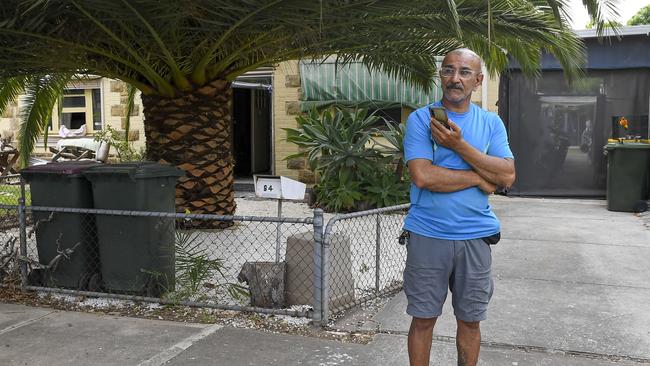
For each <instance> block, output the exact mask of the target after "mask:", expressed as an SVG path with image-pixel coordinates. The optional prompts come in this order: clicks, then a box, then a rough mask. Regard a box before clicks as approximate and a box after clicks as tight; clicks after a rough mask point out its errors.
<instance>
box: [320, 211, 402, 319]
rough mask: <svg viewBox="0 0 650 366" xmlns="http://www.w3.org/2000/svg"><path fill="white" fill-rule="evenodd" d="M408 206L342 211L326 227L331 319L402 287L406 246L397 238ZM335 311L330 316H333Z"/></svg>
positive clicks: (326, 306)
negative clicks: (337, 314) (400, 243)
mask: <svg viewBox="0 0 650 366" xmlns="http://www.w3.org/2000/svg"><path fill="white" fill-rule="evenodd" d="M408 207H409V205H408V204H405V205H399V206H392V207H385V208H379V209H374V210H369V211H362V212H355V213H351V214H345V215H337V216H335V217H334V218H332V219H331V220H330V221H328V223H327V227H326V229H325V238H324V246H325V252H326V254H325V258H324V262H325V267H326V268H328V269H329V276H328V277H327V278H326V281H327V283H326V284H325V285H324V288H326V289H327V291H328V293H327V294H325V295H324V296H323V298H327V299H329V301H328V302H326V303H325V304H324V314H323V317H324V318H325V319H327V318H328V317H329V316H331V315H335V314H336V313H339V312H341V311H344V310H347V309H349V308H351V307H354V306H358V305H360V304H363V303H364V302H367V301H370V300H372V299H374V298H377V297H379V296H384V295H387V294H390V293H393V292H396V291H398V290H400V289H401V288H402V282H403V275H402V274H403V272H404V266H405V265H406V248H405V246H403V245H399V244H398V240H397V239H398V237H399V234H400V233H401V230H402V226H403V223H404V217H405V215H406V211H407V210H408ZM330 314H331V315H330Z"/></svg>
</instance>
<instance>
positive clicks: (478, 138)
mask: <svg viewBox="0 0 650 366" xmlns="http://www.w3.org/2000/svg"><path fill="white" fill-rule="evenodd" d="M433 106H435V107H439V106H441V103H440V102H435V103H433ZM447 114H448V116H449V119H450V120H452V121H453V122H454V123H456V124H457V125H458V126H459V127H460V128H461V130H462V134H463V139H465V141H467V142H468V143H469V144H471V145H472V146H474V147H475V148H476V149H478V150H479V151H481V152H483V153H487V154H488V155H491V156H496V157H500V158H514V156H513V155H512V152H511V151H510V145H509V144H508V136H507V134H506V129H505V126H504V125H503V122H502V121H501V119H500V118H499V116H497V115H496V114H494V113H491V112H487V111H484V110H482V109H481V108H479V107H478V106H476V105H475V104H473V103H471V104H470V108H469V110H468V111H467V112H465V113H454V112H452V111H449V110H447ZM430 117H431V115H430V113H429V106H426V107H423V108H420V109H418V110H416V111H414V112H413V113H411V115H410V116H409V118H408V121H407V122H406V135H405V136H404V155H405V160H406V161H409V160H413V159H427V160H430V161H432V164H434V165H437V166H440V167H443V168H448V169H456V170H471V169H472V167H471V166H470V165H469V164H467V163H466V162H465V161H464V160H463V159H462V158H461V156H460V155H458V154H457V153H456V152H454V151H453V150H450V149H447V148H445V147H443V146H439V145H437V144H436V143H435V141H434V140H433V138H432V137H431V130H430V127H429V120H430ZM404 228H405V229H406V230H409V231H412V232H414V233H416V234H419V235H423V236H428V237H431V238H438V239H447V240H469V239H477V238H483V237H486V236H490V235H493V234H496V233H498V232H499V231H500V225H499V220H498V219H497V217H496V216H495V215H494V213H493V212H492V208H491V207H490V204H489V202H488V195H487V194H486V193H485V192H483V191H481V190H480V189H479V188H478V187H470V188H467V189H463V190H460V191H456V192H449V193H441V192H432V191H429V190H427V189H420V188H418V187H416V186H415V184H412V183H411V208H410V209H409V212H408V215H407V216H406V219H405V221H404Z"/></svg>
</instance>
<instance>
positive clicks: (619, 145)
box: [605, 142, 650, 150]
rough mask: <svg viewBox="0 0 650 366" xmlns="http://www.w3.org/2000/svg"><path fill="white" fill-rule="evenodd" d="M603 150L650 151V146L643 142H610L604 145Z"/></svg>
mask: <svg viewBox="0 0 650 366" xmlns="http://www.w3.org/2000/svg"><path fill="white" fill-rule="evenodd" d="M605 149H607V150H614V149H650V144H647V143H645V142H610V143H608V144H607V145H605Z"/></svg>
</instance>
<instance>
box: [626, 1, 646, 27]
mask: <svg viewBox="0 0 650 366" xmlns="http://www.w3.org/2000/svg"><path fill="white" fill-rule="evenodd" d="M645 24H650V5H646V6H644V7H643V8H641V9H640V10H639V11H638V12H637V13H636V14H634V16H633V17H632V18H630V20H628V21H627V25H645Z"/></svg>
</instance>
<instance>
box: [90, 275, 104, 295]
mask: <svg viewBox="0 0 650 366" xmlns="http://www.w3.org/2000/svg"><path fill="white" fill-rule="evenodd" d="M101 289H102V276H101V275H100V274H99V273H93V274H92V276H90V278H89V279H88V291H91V292H99V291H100V290H101Z"/></svg>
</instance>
